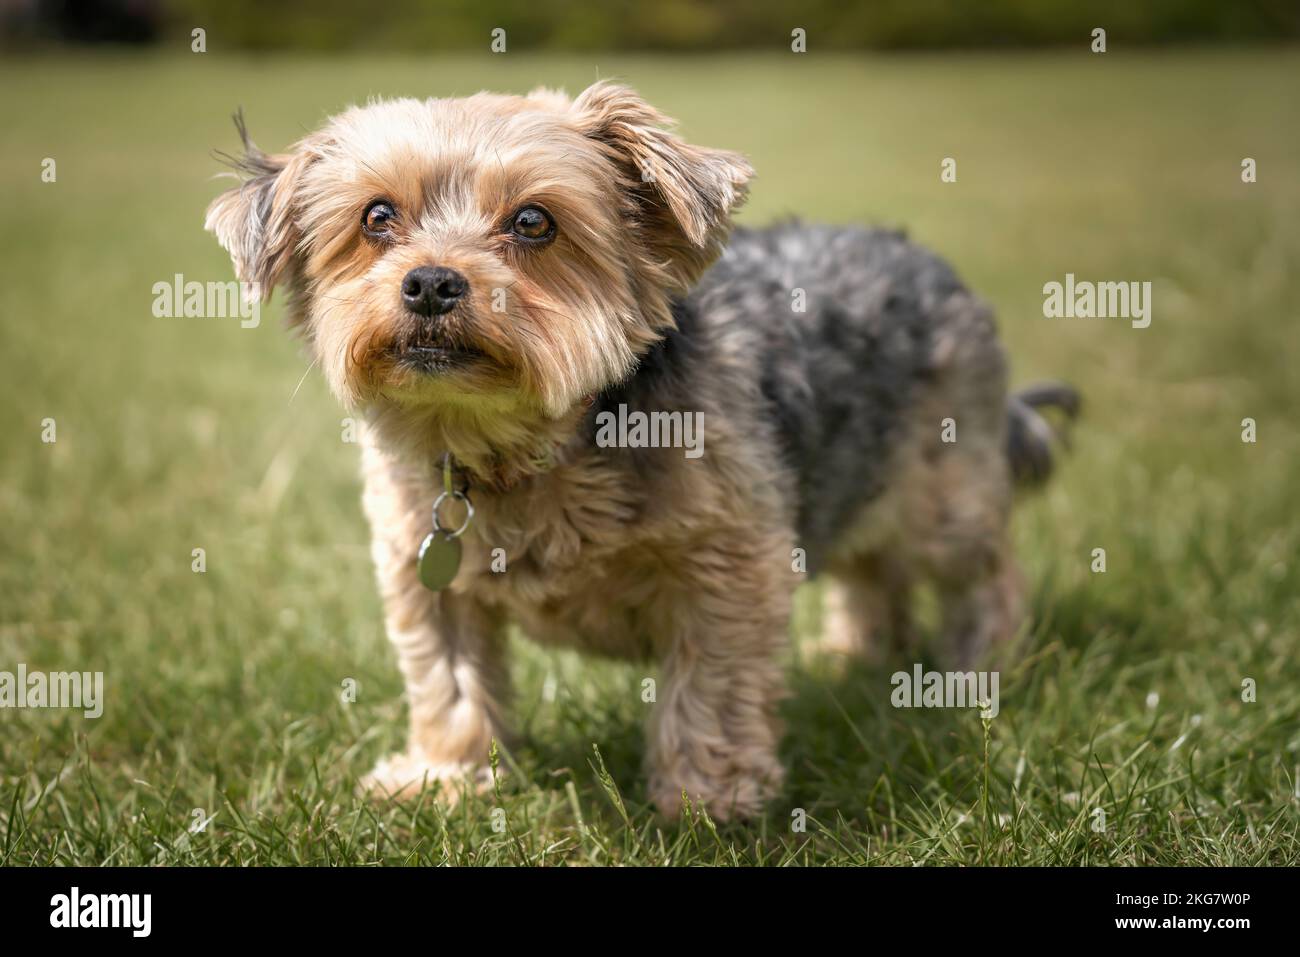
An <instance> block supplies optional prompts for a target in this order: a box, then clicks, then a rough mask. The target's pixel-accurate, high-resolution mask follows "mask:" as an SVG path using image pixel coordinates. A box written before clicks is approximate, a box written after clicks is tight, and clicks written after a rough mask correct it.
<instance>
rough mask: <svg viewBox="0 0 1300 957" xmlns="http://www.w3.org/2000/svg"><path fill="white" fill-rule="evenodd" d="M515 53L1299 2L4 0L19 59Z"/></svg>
mask: <svg viewBox="0 0 1300 957" xmlns="http://www.w3.org/2000/svg"><path fill="white" fill-rule="evenodd" d="M196 27H202V28H203V29H204V30H205V31H206V33H207V38H206V39H207V43H208V48H209V49H227V50H229V49H245V50H291V49H300V50H318V51H347V50H383V51H409V52H415V53H418V52H428V51H430V50H462V51H463V50H466V49H473V48H475V47H482V49H484V50H487V49H488V44H489V41H490V39H491V34H492V31H493V30H494V29H496V28H498V27H500V28H504V29H505V30H506V33H507V43H508V49H510V50H521V51H522V50H553V51H584V50H616V49H622V50H660V51H662V50H682V51H690V50H699V51H714V50H720V49H740V48H757V47H765V48H771V47H773V46H784V45H787V44H789V42H790V34H791V31H792V30H793V29H794V28H796V27H801V28H803V29H804V30H806V31H807V36H808V45H809V49H821V50H828V49H915V48H950V49H951V48H961V47H983V46H999V47H1013V46H1020V47H1025V46H1041V45H1062V44H1068V45H1071V46H1083V47H1085V48H1086V45H1087V43H1088V42H1089V39H1090V34H1091V31H1092V30H1093V28H1095V27H1104V28H1105V29H1106V31H1107V35H1108V42H1110V43H1112V44H1113V43H1115V42H1117V41H1122V42H1123V43H1124V44H1126V45H1130V46H1131V45H1134V44H1148V45H1152V44H1177V43H1210V42H1243V43H1244V42H1257V41H1289V40H1294V39H1296V38H1297V37H1300V3H1297V2H1296V0H1140V2H1135V0H1086V2H1085V0H870V2H866V0H863V2H857V3H853V2H845V0H804V2H800V3H797V4H796V3H792V2H791V0H695V2H691V0H657V2H656V0H605V2H600V0H553V2H539V0H379V2H376V3H367V2H358V0H288V2H284V3H277V4H275V5H274V6H272V5H271V4H266V3H262V2H257V0H0V42H3V44H4V45H5V47H6V48H8V49H10V50H27V49H40V48H42V47H57V46H59V45H63V44H90V43H94V44H150V43H152V44H166V45H176V46H179V47H180V48H182V49H188V45H189V41H190V31H191V30H193V29H194V28H196Z"/></svg>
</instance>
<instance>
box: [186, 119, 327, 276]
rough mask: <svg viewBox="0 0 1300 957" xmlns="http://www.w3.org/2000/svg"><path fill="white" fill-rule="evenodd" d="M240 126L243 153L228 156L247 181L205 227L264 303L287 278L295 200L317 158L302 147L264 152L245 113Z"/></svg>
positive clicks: (217, 204)
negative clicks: (247, 124)
mask: <svg viewBox="0 0 1300 957" xmlns="http://www.w3.org/2000/svg"><path fill="white" fill-rule="evenodd" d="M235 127H236V128H237V129H238V130H239V137H240V139H241V140H242V141H243V145H244V153H243V155H242V156H239V157H230V156H223V158H224V159H225V160H226V161H227V162H229V164H230V165H231V166H232V167H234V169H235V174H236V175H238V176H240V177H241V178H243V181H242V182H241V183H240V184H239V185H238V186H235V187H232V188H231V189H228V190H226V191H225V192H224V193H222V194H221V195H220V196H218V197H217V198H216V199H214V200H213V201H212V205H210V206H209V207H208V215H207V219H206V220H205V221H204V223H203V226H204V228H205V229H206V230H208V231H209V232H210V233H212V234H214V235H215V236H216V237H217V242H219V243H221V248H222V249H224V250H226V252H228V253H230V258H231V261H232V262H233V263H234V266H235V276H236V277H237V278H238V279H239V280H240V281H242V282H247V283H252V284H253V290H254V293H253V298H256V299H265V298H267V297H268V296H269V295H270V292H271V290H272V289H273V288H274V287H275V285H276V284H277V283H278V282H280V281H281V279H283V278H284V274H285V270H286V269H287V267H288V266H289V264H290V263H291V262H292V260H293V256H294V252H295V250H296V249H297V246H298V242H299V239H300V236H299V232H298V227H297V224H296V222H295V212H296V210H295V208H294V207H295V202H294V200H295V195H296V193H297V188H298V182H299V179H300V178H301V176H302V173H303V170H305V169H306V168H307V166H308V164H309V163H310V162H311V161H312V159H314V158H315V156H314V154H313V153H312V152H311V151H310V150H308V149H304V148H301V147H300V148H299V149H298V150H297V151H296V152H293V153H281V154H276V155H269V154H267V153H263V152H262V151H261V150H259V149H258V148H257V146H256V145H254V143H253V141H252V140H251V139H249V137H248V129H247V128H246V127H245V126H244V117H243V113H242V112H240V113H236V114H235ZM219 155H221V154H219Z"/></svg>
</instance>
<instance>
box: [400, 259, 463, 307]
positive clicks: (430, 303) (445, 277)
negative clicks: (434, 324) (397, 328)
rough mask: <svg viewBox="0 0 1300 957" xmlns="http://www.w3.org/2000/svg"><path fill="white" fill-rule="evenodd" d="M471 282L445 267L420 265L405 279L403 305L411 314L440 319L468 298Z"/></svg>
mask: <svg viewBox="0 0 1300 957" xmlns="http://www.w3.org/2000/svg"><path fill="white" fill-rule="evenodd" d="M467 289H469V283H468V282H466V280H465V277H464V276H462V275H461V274H460V273H458V272H456V270H454V269H447V268H446V267H445V266H437V267H434V266H420V267H418V268H416V269H412V270H411V271H410V272H408V273H407V274H406V278H405V279H403V280H402V302H404V303H406V308H407V309H410V310H411V312H414V313H418V314H419V315H421V316H425V317H426V318H428V317H431V316H435V315H438V316H441V315H442V314H443V313H444V312H448V311H450V310H451V308H452V306H454V305H456V301H457V300H458V299H460V297H461V296H463V295H465V291H466V290H467Z"/></svg>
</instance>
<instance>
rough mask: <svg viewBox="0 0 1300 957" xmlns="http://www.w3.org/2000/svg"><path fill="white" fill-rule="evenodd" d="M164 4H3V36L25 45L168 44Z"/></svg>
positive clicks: (120, 0) (121, 0)
mask: <svg viewBox="0 0 1300 957" xmlns="http://www.w3.org/2000/svg"><path fill="white" fill-rule="evenodd" d="M164 22H165V17H164V10H163V4H162V3H161V2H160V0H0V32H3V34H4V36H5V39H6V40H7V41H8V42H7V45H8V46H10V47H11V48H12V47H14V46H18V45H20V41H23V40H27V41H33V42H38V43H39V42H46V43H48V42H51V41H55V42H62V43H119V44H132V45H134V44H147V43H156V42H158V41H159V40H161V39H162V36H163V29H162V28H163V25H164Z"/></svg>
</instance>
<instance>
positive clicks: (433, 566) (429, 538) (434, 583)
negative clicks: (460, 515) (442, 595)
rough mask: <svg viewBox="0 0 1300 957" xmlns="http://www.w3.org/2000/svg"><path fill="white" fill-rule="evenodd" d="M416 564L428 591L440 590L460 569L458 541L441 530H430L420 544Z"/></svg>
mask: <svg viewBox="0 0 1300 957" xmlns="http://www.w3.org/2000/svg"><path fill="white" fill-rule="evenodd" d="M416 564H417V567H418V568H419V572H420V582H421V584H423V585H424V587H425V588H427V589H429V590H430V591H441V590H442V589H444V588H446V587H447V586H448V585H450V584H451V582H452V579H453V578H455V577H456V572H457V571H459V570H460V542H459V541H457V540H456V539H454V538H448V537H447V535H446V534H445V533H444V532H442V531H436V532H430V533H429V534H428V535H426V536H425V538H424V542H423V543H422V544H421V545H420V557H419V558H418V559H417V560H416Z"/></svg>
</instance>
